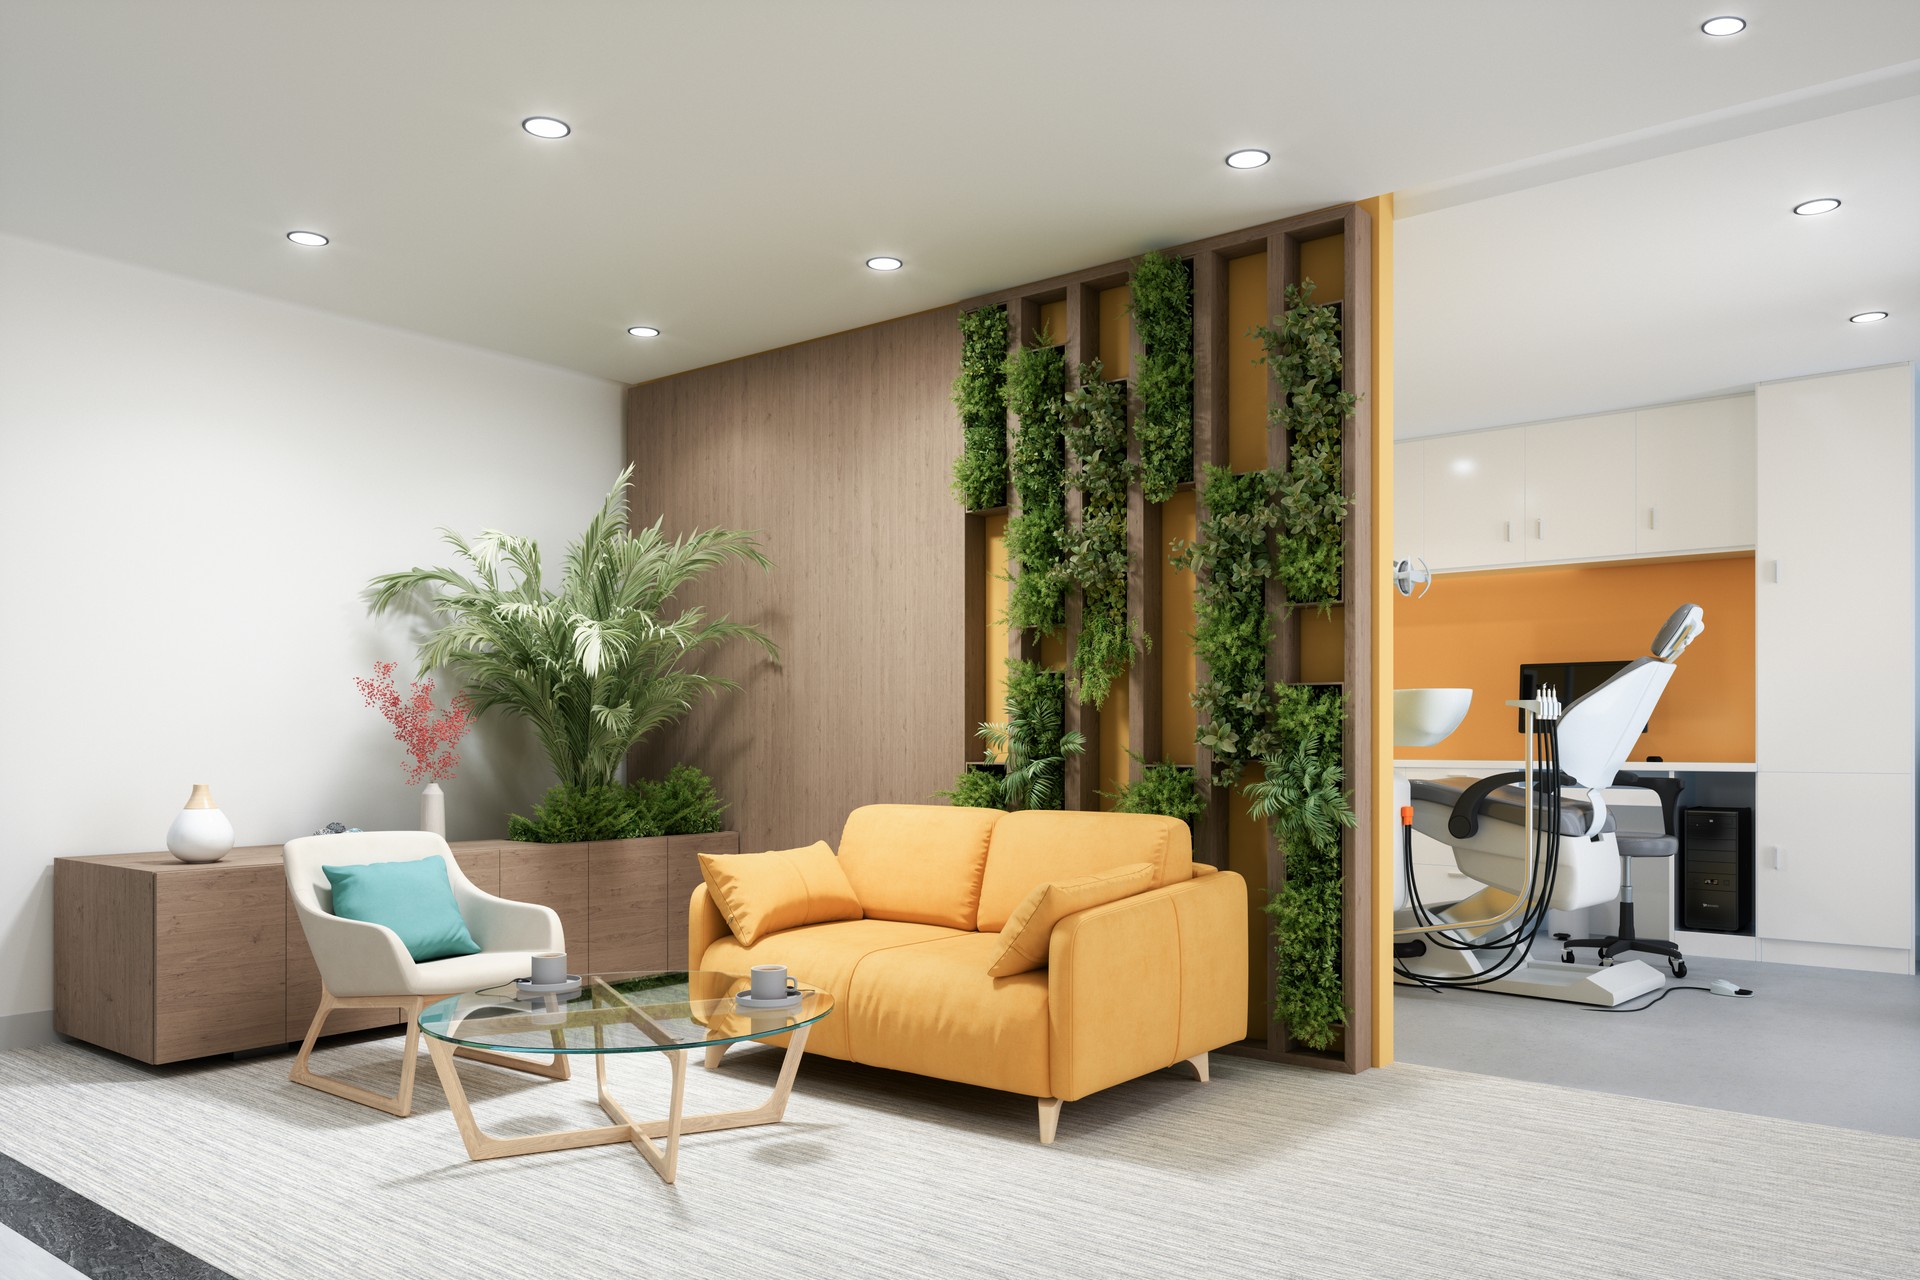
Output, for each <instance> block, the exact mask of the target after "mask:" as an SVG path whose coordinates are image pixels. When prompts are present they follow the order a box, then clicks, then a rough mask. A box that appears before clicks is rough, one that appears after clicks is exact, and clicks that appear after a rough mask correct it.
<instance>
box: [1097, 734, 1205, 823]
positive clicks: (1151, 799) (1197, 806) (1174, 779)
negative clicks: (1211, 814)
mask: <svg viewBox="0 0 1920 1280" xmlns="http://www.w3.org/2000/svg"><path fill="white" fill-rule="evenodd" d="M1127 754H1129V755H1131V756H1132V757H1133V758H1134V759H1135V760H1139V761H1140V762H1141V763H1142V764H1146V760H1145V758H1144V757H1142V756H1141V755H1140V754H1139V753H1138V752H1132V751H1130V752H1128V753H1127ZM1100 794H1101V795H1103V796H1105V797H1106V798H1107V799H1109V800H1111V801H1113V811H1114V812H1115V813H1158V814H1163V815H1165V816H1166V817H1169V818H1178V819H1180V821H1182V822H1184V823H1186V824H1187V825H1188V826H1189V827H1191V826H1192V825H1193V820H1194V819H1195V818H1197V817H1199V816H1200V811H1201V810H1203V809H1205V808H1206V807H1207V798H1206V797H1205V796H1204V795H1202V794H1201V793H1200V788H1199V787H1198V786H1197V785H1196V784H1195V782H1194V775H1193V770H1191V769H1183V768H1181V767H1180V766H1179V765H1177V764H1169V763H1167V762H1166V761H1164V760H1163V761H1161V762H1159V763H1158V764H1148V765H1147V767H1146V768H1145V769H1143V770H1141V772H1140V781H1138V782H1129V783H1127V784H1125V785H1124V786H1122V787H1121V788H1120V789H1119V790H1118V791H1102V792H1101V793H1100Z"/></svg>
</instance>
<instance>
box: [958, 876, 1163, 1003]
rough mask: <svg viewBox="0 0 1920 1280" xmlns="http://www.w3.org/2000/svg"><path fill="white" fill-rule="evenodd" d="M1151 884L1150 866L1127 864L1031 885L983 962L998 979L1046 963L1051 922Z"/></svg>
mask: <svg viewBox="0 0 1920 1280" xmlns="http://www.w3.org/2000/svg"><path fill="white" fill-rule="evenodd" d="M1152 887H1153V865H1152V864H1151V863H1146V862H1130V863H1128V864H1127V865H1126V866H1124V867H1115V868H1114V869H1113V870H1111V871H1101V872H1096V873H1095V874H1093V875H1090V876H1080V877H1079V878H1077V879H1074V880H1055V881H1053V882H1051V883H1049V884H1043V885H1039V886H1037V887H1035V889H1034V891H1033V892H1032V893H1030V894H1028V895H1027V896H1026V897H1025V898H1024V899H1022V900H1021V903H1020V905H1019V906H1017V907H1015V908H1014V909H1013V915H1012V916H1011V917H1009V918H1008V920H1007V924H1006V927H1005V928H1003V929H1001V930H1000V950H999V952H998V953H997V954H995V956H994V957H993V961H992V963H990V964H989V965H988V966H987V972H988V973H989V974H991V975H992V976H994V977H996V978H1006V977H1011V976H1012V975H1014V974H1016V973H1031V972H1032V971H1033V970H1035V969H1044V968H1046V967H1047V940H1048V939H1049V938H1051V937H1052V936H1053V926H1054V925H1056V924H1059V923H1060V922H1061V921H1062V920H1064V919H1066V918H1067V917H1068V916H1070V915H1072V914H1073V913H1074V912H1076V911H1085V910H1086V909H1087V908H1088V907H1098V906H1102V905H1104V904H1106V903H1109V902H1118V901H1119V900H1120V899H1122V898H1131V897H1132V896H1133V895H1134V894H1136V893H1144V892H1145V891H1146V890H1148V889H1151V888H1152Z"/></svg>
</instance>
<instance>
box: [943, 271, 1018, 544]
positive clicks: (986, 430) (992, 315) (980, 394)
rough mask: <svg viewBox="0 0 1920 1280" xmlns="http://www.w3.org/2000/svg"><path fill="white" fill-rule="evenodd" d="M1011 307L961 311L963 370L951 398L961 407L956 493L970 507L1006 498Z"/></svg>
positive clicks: (1001, 502) (976, 508)
mask: <svg viewBox="0 0 1920 1280" xmlns="http://www.w3.org/2000/svg"><path fill="white" fill-rule="evenodd" d="M1006 358H1007V312H1006V308H1005V307H983V308H981V309H980V310H978V311H968V312H965V313H963V314H962V315H961V316H960V375H959V376H958V377H957V378H955V379H954V380H953V403H954V405H955V406H956V407H957V408H958V409H959V410H960V428H961V449H960V456H959V457H958V458H956V459H954V463H953V492H954V494H955V496H957V497H958V498H959V499H960V502H961V504H962V505H963V506H965V507H966V509H967V510H969V511H981V510H984V509H986V508H988V507H1000V506H1005V505H1006V501H1007V384H1006V377H1007V374H1006Z"/></svg>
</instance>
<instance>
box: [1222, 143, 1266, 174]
mask: <svg viewBox="0 0 1920 1280" xmlns="http://www.w3.org/2000/svg"><path fill="white" fill-rule="evenodd" d="M1271 159H1273V157H1272V156H1270V155H1268V154H1267V153H1266V152H1264V151H1262V150H1260V148H1258V147H1247V148H1246V149H1244V150H1241V151H1229V152H1227V168H1229V169H1258V168H1259V167H1260V166H1261V165H1263V164H1265V163H1266V162H1267V161H1269V160H1271Z"/></svg>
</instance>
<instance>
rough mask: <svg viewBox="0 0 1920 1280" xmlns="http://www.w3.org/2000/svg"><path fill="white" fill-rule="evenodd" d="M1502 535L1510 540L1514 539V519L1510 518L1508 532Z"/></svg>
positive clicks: (1507, 526) (1507, 524) (1507, 525)
mask: <svg viewBox="0 0 1920 1280" xmlns="http://www.w3.org/2000/svg"><path fill="white" fill-rule="evenodd" d="M1501 536H1502V537H1504V538H1505V539H1506V540H1507V541H1508V542H1512V541H1513V521H1511V520H1509V521H1507V522H1506V532H1505V533H1504V534H1502V535H1501Z"/></svg>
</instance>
